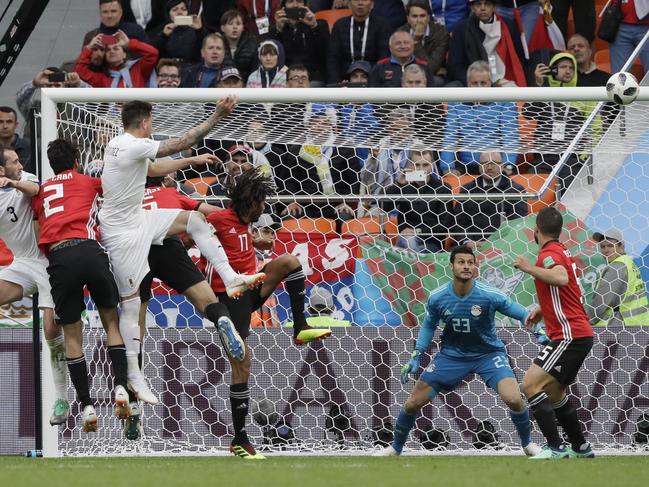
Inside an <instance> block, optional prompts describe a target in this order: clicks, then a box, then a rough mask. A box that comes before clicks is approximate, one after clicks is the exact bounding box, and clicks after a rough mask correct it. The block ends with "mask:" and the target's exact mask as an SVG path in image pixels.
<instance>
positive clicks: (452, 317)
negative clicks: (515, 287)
mask: <svg viewBox="0 0 649 487" xmlns="http://www.w3.org/2000/svg"><path fill="white" fill-rule="evenodd" d="M426 309H427V311H428V314H427V316H426V318H425V320H424V323H423V325H422V330H420V333H419V338H418V340H417V349H423V350H425V349H427V348H428V344H429V343H430V340H432V335H433V334H434V332H435V328H436V327H437V325H438V323H439V321H440V320H441V321H443V322H444V331H443V332H442V338H441V351H442V352H443V353H444V354H447V355H451V356H455V357H476V356H479V355H482V354H485V353H492V352H504V351H505V344H504V343H503V341H502V340H501V339H500V338H498V335H497V333H496V322H495V315H496V312H497V311H499V312H500V313H502V314H504V315H506V316H509V317H511V318H514V319H516V320H519V321H521V322H522V323H524V322H525V319H526V318H527V315H528V312H527V310H526V309H525V308H524V307H523V306H521V305H520V304H518V303H516V302H514V301H512V299H511V298H509V297H508V296H506V295H505V294H503V293H502V292H501V291H500V290H498V289H496V288H495V287H493V286H491V285H489V284H487V283H486V282H484V281H479V280H475V281H473V287H472V288H471V290H470V291H469V293H468V294H466V295H464V296H458V295H457V294H456V292H455V289H454V287H453V282H449V283H448V284H446V285H444V286H441V287H439V288H438V289H436V290H435V291H433V292H432V293H431V294H430V297H429V298H428V303H427V305H426ZM431 331H432V334H431ZM426 335H429V336H430V339H428V338H427V337H426ZM419 339H422V341H426V340H428V344H426V343H420V340H419Z"/></svg>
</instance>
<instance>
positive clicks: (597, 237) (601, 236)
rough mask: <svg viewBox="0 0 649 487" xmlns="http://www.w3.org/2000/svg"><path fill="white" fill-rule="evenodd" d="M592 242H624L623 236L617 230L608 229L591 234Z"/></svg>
mask: <svg viewBox="0 0 649 487" xmlns="http://www.w3.org/2000/svg"><path fill="white" fill-rule="evenodd" d="M593 240H594V241H595V242H601V241H602V240H616V241H618V242H624V235H622V232H620V231H619V230H618V229H617V228H609V229H608V230H605V231H603V232H595V233H593Z"/></svg>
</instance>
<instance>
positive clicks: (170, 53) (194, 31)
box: [153, 0, 205, 62]
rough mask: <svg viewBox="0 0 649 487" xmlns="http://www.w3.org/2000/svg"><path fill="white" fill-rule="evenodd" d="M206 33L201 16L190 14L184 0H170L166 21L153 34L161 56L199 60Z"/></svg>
mask: <svg viewBox="0 0 649 487" xmlns="http://www.w3.org/2000/svg"><path fill="white" fill-rule="evenodd" d="M204 35H205V34H204V30H203V23H202V22H201V18H200V17H199V16H198V15H189V13H188V11H187V4H186V3H185V1H184V0H168V1H167V3H166V9H165V23H164V25H163V26H161V27H160V28H159V29H158V30H157V32H156V33H155V34H154V35H153V45H154V46H155V47H156V48H157V49H158V51H159V53H160V57H163V58H171V59H180V60H183V61H189V62H197V61H199V59H200V57H199V52H200V46H201V43H202V42H203V37H204Z"/></svg>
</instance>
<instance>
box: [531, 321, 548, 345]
mask: <svg viewBox="0 0 649 487" xmlns="http://www.w3.org/2000/svg"><path fill="white" fill-rule="evenodd" d="M532 333H533V334H534V337H536V343H538V344H539V345H547V344H548V343H550V337H549V336H548V335H546V333H545V327H544V326H543V323H537V324H536V325H534V328H533V329H532Z"/></svg>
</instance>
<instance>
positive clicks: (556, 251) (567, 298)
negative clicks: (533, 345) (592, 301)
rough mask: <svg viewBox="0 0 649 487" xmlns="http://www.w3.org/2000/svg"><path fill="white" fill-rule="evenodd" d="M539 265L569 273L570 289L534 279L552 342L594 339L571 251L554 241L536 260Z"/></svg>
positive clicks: (544, 247)
mask: <svg viewBox="0 0 649 487" xmlns="http://www.w3.org/2000/svg"><path fill="white" fill-rule="evenodd" d="M536 265H537V266H538V267H542V268H544V269H552V268H553V267H555V266H557V265H560V266H563V267H564V268H565V269H566V271H567V272H568V285H567V286H564V287H559V286H550V285H549V284H546V283H545V282H543V281H541V280H540V279H534V286H536V293H537V295H538V297H539V304H540V305H541V312H542V313H543V320H544V321H545V327H546V332H547V334H548V336H549V337H550V339H551V340H572V339H573V338H582V337H590V336H593V329H592V328H591V326H590V323H589V322H588V316H587V315H586V311H584V306H583V304H582V302H581V287H580V286H579V281H578V280H577V264H576V263H575V261H574V260H573V258H572V256H571V255H570V252H569V251H568V249H566V248H565V247H564V246H563V244H561V243H559V242H557V241H556V240H555V241H551V242H548V243H546V244H545V245H544V246H543V248H542V249H541V251H540V252H539V257H538V259H537V260H536Z"/></svg>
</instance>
